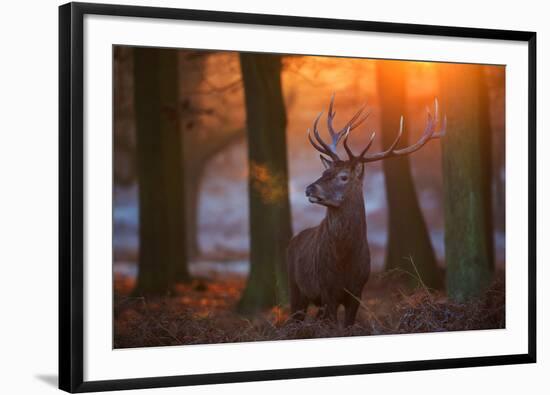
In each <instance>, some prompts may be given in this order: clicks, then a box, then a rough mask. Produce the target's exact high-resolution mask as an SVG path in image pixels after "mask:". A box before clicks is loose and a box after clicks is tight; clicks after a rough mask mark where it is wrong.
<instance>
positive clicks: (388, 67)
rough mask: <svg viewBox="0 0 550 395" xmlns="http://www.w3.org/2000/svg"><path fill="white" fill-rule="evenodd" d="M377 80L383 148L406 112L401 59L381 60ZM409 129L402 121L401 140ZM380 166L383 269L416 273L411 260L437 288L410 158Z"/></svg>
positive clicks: (414, 282)
mask: <svg viewBox="0 0 550 395" xmlns="http://www.w3.org/2000/svg"><path fill="white" fill-rule="evenodd" d="M377 81H378V94H379V97H380V106H381V112H382V145H383V147H384V148H386V147H389V146H390V145H391V144H392V142H393V141H394V140H395V138H396V136H397V132H398V130H399V120H400V117H401V115H404V114H405V112H406V103H405V98H406V85H405V82H406V79H405V70H404V68H403V66H402V65H401V63H400V62H391V61H388V62H383V63H381V64H378V68H377ZM409 125H410V124H409ZM409 130H410V127H407V122H405V126H404V129H403V131H404V132H403V137H402V138H401V141H402V142H404V143H406V142H407V141H408V140H410V139H411V137H410V134H409V132H408V131H409ZM404 143H402V144H404ZM408 143H409V144H410V143H411V142H410V141H408ZM382 167H383V169H384V179H385V183H386V196H387V199H388V247H387V250H386V266H385V267H386V270H392V269H402V270H405V271H407V272H409V273H412V274H413V275H416V271H415V269H414V267H413V263H414V265H415V266H416V269H417V270H418V274H419V275H420V278H421V280H422V282H424V284H426V285H427V286H428V287H431V288H440V287H441V286H442V282H443V281H442V279H441V276H440V274H439V271H438V268H437V261H436V258H435V253H434V250H433V247H432V244H431V241H430V236H429V233H428V228H427V226H426V222H425V221H424V217H423V216H422V211H421V209H420V205H419V202H418V198H417V196H416V190H415V188H414V182H413V178H412V174H411V167H410V163H409V157H408V156H404V157H398V158H391V159H386V160H384V161H382ZM409 257H411V258H412V262H411V260H410V259H408V258H409ZM409 279H410V280H411V281H412V282H411V285H413V286H416V285H418V281H417V280H414V278H412V277H409Z"/></svg>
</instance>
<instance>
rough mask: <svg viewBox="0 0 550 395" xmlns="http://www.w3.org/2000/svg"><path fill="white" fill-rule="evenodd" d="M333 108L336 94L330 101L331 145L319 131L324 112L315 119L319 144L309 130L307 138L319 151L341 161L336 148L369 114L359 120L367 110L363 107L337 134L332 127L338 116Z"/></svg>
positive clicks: (328, 116)
mask: <svg viewBox="0 0 550 395" xmlns="http://www.w3.org/2000/svg"><path fill="white" fill-rule="evenodd" d="M333 107H334V94H332V98H331V99H330V104H329V107H328V115H327V128H328V131H329V134H330V137H331V143H330V144H327V143H325V142H324V141H323V139H322V138H321V136H320V135H319V130H318V129H317V124H318V123H319V119H320V118H321V115H323V112H322V111H321V112H320V113H319V115H318V116H317V118H315V121H314V122H313V134H314V135H315V139H316V140H317V143H318V144H317V143H315V141H313V138H312V137H311V133H310V131H309V129H308V130H307V137H308V139H309V142H310V143H311V145H312V146H313V147H314V148H315V149H316V150H317V151H319V152H321V153H322V154H325V155H327V156H329V157H330V158H331V159H332V160H333V161H339V160H340V158H339V157H338V154H337V153H336V146H337V145H338V143H339V142H340V140H341V139H342V137H344V135H346V138H347V135H348V133H349V132H350V131H352V130H353V129H355V128H356V127H358V126H359V125H360V124H361V123H363V122H364V121H365V119H367V117H368V116H369V114H368V113H367V114H365V115H364V116H363V117H362V118H360V119H359V117H360V116H361V114H362V113H363V111H364V110H365V106H363V107H362V108H360V109H359V111H357V112H356V113H355V115H354V116H353V117H351V119H350V120H349V122H348V123H347V124H346V125H345V126H344V127H343V128H342V129H341V130H340V131H338V132H336V131H335V130H334V127H333V125H332V121H333V120H334V117H335V116H336V112H334V111H333ZM348 149H349V148H346V151H348ZM348 155H349V151H348Z"/></svg>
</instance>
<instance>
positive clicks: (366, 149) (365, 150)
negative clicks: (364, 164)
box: [359, 132, 376, 158]
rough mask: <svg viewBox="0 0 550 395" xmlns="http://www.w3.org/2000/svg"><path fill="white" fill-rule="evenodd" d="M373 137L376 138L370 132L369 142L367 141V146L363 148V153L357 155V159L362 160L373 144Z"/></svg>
mask: <svg viewBox="0 0 550 395" xmlns="http://www.w3.org/2000/svg"><path fill="white" fill-rule="evenodd" d="M375 136H376V132H372V134H371V135H370V140H369V142H368V144H367V146H366V147H365V148H363V151H361V153H360V154H359V158H362V157H363V156H364V155H365V154H366V153H367V151H368V150H369V148H370V147H371V145H372V143H373V142H374V137H375Z"/></svg>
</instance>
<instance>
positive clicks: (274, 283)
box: [238, 53, 292, 313]
mask: <svg viewBox="0 0 550 395" xmlns="http://www.w3.org/2000/svg"><path fill="white" fill-rule="evenodd" d="M240 60H241V70H242V76H243V82H244V92H245V103H246V114H247V119H246V125H247V133H248V158H249V185H248V187H249V208H250V213H249V215H250V275H249V278H248V282H247V285H246V288H245V290H244V293H243V296H242V297H241V300H240V301H239V305H238V309H239V310H240V311H241V312H244V313H250V312H256V311H258V310H261V309H264V308H268V307H272V306H275V305H277V304H284V303H286V302H287V300H288V284H287V276H286V248H287V245H288V242H289V240H290V238H291V235H292V230H291V222H290V202H289V198H288V169H287V153H286V113H285V107H284V101H283V95H282V88H281V58H280V57H279V56H274V55H263V54H247V53H242V54H241V55H240Z"/></svg>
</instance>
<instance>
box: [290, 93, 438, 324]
mask: <svg viewBox="0 0 550 395" xmlns="http://www.w3.org/2000/svg"><path fill="white" fill-rule="evenodd" d="M333 104H334V96H333V97H332V99H331V102H330V105H329V109H328V115H327V127H328V131H329V133H330V137H331V140H332V141H331V143H330V144H327V143H326V142H324V141H323V139H322V138H321V136H320V135H319V131H318V129H317V124H318V122H319V119H320V118H321V115H322V112H321V113H320V114H319V115H318V116H317V118H316V119H315V121H314V123H313V135H314V136H315V140H316V141H314V140H313V138H312V136H311V134H310V131H309V129H308V134H307V135H308V139H309V141H310V143H311V145H313V147H314V148H315V149H316V150H317V151H319V152H320V153H321V155H320V157H321V162H322V163H323V165H324V167H325V171H324V172H323V174H322V176H321V178H319V179H318V180H316V181H315V182H314V183H312V184H311V185H309V186H308V187H307V188H306V196H307V197H308V198H309V201H310V202H311V203H317V204H320V205H323V206H326V208H327V211H326V216H325V218H324V219H323V221H321V223H320V224H319V225H318V226H316V227H314V228H309V229H305V230H304V231H302V232H300V233H299V234H298V235H296V236H295V237H293V238H292V240H291V241H290V243H289V246H288V260H287V262H288V276H289V286H290V304H291V306H290V307H291V313H292V315H293V317H294V318H296V319H299V320H301V319H303V318H304V317H305V313H306V310H307V308H308V306H309V304H310V303H311V304H314V305H317V306H319V307H321V310H320V312H323V314H324V316H326V317H327V318H328V319H330V320H332V321H333V322H337V310H338V307H339V306H340V305H343V306H344V307H345V325H346V326H348V325H353V323H354V322H355V316H356V314H357V308H358V307H359V300H360V298H361V293H362V290H363V287H364V285H365V284H366V282H367V280H368V278H369V274H370V252H369V245H368V242H367V223H366V219H365V204H364V199H363V172H364V164H365V163H369V162H374V161H377V160H381V159H387V158H393V157H396V156H402V155H408V154H411V153H413V152H415V151H417V150H419V149H420V148H422V147H423V146H424V144H426V143H427V142H428V141H429V140H430V139H433V138H437V137H441V136H443V135H444V134H445V124H446V119H445V118H444V119H443V124H442V127H441V130H440V131H439V132H436V126H437V123H438V114H437V112H438V109H437V99H436V100H435V113H434V116H432V115H431V114H430V112H429V110H428V120H427V124H426V128H425V130H424V133H423V134H422V137H420V139H419V140H418V141H417V142H416V143H415V144H413V145H411V146H409V147H406V148H401V149H397V144H398V143H399V140H400V138H401V135H402V134H403V117H401V121H400V127H399V132H398V134H397V137H396V139H395V141H394V142H393V143H392V144H391V146H390V147H389V148H388V149H387V150H386V151H383V152H379V153H375V154H367V152H368V150H369V148H370V147H371V145H372V142H373V141H374V136H375V133H372V135H371V137H370V140H369V142H368V144H367V145H366V147H365V148H364V149H363V150H362V151H361V153H360V154H359V155H357V156H356V155H354V154H353V152H352V151H351V149H350V148H349V146H348V137H349V133H350V132H351V131H352V130H353V129H355V128H356V127H357V126H359V124H361V123H362V122H363V121H364V120H365V119H366V118H367V116H368V114H367V115H366V116H363V117H361V114H362V112H363V110H364V108H362V109H361V110H359V111H358V112H357V113H356V114H355V115H354V116H353V117H352V118H351V120H350V121H349V122H348V123H347V124H346V125H345V126H344V127H343V128H342V129H341V130H340V131H338V132H336V131H335V130H334V126H333V124H332V121H333V119H334V116H335V113H334V112H333ZM342 139H343V141H344V148H345V150H346V152H347V155H348V159H347V160H342V159H340V157H339V156H338V154H337V153H336V146H337V145H338V143H339V142H340V140H342Z"/></svg>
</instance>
